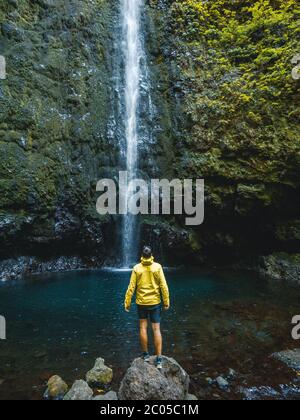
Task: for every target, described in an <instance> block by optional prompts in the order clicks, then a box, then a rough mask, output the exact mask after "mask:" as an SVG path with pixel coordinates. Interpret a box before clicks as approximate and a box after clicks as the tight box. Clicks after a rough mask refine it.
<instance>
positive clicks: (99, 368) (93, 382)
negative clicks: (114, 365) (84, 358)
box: [86, 357, 113, 388]
mask: <svg viewBox="0 0 300 420" xmlns="http://www.w3.org/2000/svg"><path fill="white" fill-rule="evenodd" d="M104 362H105V361H104V359H102V358H101V357H99V358H98V359H97V360H96V362H95V366H94V367H93V369H91V370H90V371H89V372H88V373H87V374H86V381H87V383H88V384H89V385H90V386H91V387H93V388H96V387H102V386H107V385H109V384H110V383H111V381H112V379H113V371H112V369H111V368H109V367H108V366H106V365H105V363H104Z"/></svg>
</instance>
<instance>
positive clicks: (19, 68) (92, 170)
mask: <svg viewBox="0 0 300 420" xmlns="http://www.w3.org/2000/svg"><path fill="white" fill-rule="evenodd" d="M115 16H116V6H115V5H113V4H112V2H111V1H106V0H95V1H92V2H91V1H82V0H80V1H79V0H78V1H74V0H73V1H71V0H55V1H46V0H45V1H44V0H39V1H30V0H18V1H14V0H5V1H4V2H1V5H0V22H1V24H0V30H1V34H0V54H2V55H4V56H5V57H6V61H7V79H6V80H1V81H0V191H1V195H0V242H1V246H0V256H1V257H2V258H3V257H8V256H9V257H12V256H17V255H24V254H25V255H40V256H44V257H45V256H55V255H76V254H77V253H78V254H82V253H84V255H86V256H88V255H90V256H93V255H96V256H97V257H98V258H100V261H101V258H103V257H104V256H105V255H103V249H106V250H107V249H108V248H109V246H108V245H107V243H110V241H109V239H108V238H109V237H110V235H112V232H113V226H111V224H110V223H109V220H107V219H105V218H104V219H101V218H100V217H99V216H98V215H97V213H96V209H95V202H96V194H95V186H96V182H97V180H98V179H99V177H100V173H101V172H103V171H104V172H105V168H107V167H108V168H109V167H112V166H114V165H116V163H115V162H114V161H113V160H114V159H115V156H117V152H115V149H116V148H117V145H115V144H114V143H113V142H112V141H109V139H108V137H107V134H106V132H107V120H108V117H109V115H108V114H109V111H110V109H109V106H108V103H109V97H110V92H111V80H110V78H111V48H112V37H113V32H114V31H113V25H114V19H115ZM104 243H105V246H104Z"/></svg>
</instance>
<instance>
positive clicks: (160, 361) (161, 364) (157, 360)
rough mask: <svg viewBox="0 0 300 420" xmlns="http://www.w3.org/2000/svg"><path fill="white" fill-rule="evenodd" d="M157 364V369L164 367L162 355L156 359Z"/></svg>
mask: <svg viewBox="0 0 300 420" xmlns="http://www.w3.org/2000/svg"><path fill="white" fill-rule="evenodd" d="M155 366H156V367H157V369H159V370H161V369H162V368H163V362H162V357H157V358H156V360H155Z"/></svg>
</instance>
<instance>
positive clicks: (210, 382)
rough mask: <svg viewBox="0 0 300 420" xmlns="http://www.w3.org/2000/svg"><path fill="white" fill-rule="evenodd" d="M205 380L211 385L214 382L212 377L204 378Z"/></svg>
mask: <svg viewBox="0 0 300 420" xmlns="http://www.w3.org/2000/svg"><path fill="white" fill-rule="evenodd" d="M205 380H206V382H207V383H208V385H213V384H214V380H213V379H212V378H206V379H205Z"/></svg>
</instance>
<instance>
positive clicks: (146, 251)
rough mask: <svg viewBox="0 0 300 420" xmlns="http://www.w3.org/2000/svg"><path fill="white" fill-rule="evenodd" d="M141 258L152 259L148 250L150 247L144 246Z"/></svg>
mask: <svg viewBox="0 0 300 420" xmlns="http://www.w3.org/2000/svg"><path fill="white" fill-rule="evenodd" d="M142 254H143V257H144V258H147V259H148V258H151V257H152V249H151V248H150V246H144V248H143V252H142Z"/></svg>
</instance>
